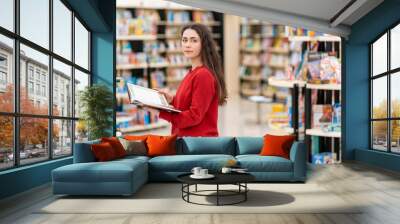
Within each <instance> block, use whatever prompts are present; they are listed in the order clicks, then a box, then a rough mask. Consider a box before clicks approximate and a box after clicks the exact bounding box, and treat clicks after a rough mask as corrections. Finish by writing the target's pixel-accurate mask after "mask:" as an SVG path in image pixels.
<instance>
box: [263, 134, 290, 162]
mask: <svg viewBox="0 0 400 224" xmlns="http://www.w3.org/2000/svg"><path fill="white" fill-rule="evenodd" d="M294 140H295V136H294V135H270V134H266V135H265V136H264V146H263V148H262V149H261V153H260V155H262V156H280V157H284V158H286V159H289V154H290V148H291V147H292V144H293V142H294Z"/></svg>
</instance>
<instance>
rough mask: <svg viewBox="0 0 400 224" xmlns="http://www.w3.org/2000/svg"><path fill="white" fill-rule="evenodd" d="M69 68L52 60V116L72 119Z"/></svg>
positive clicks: (70, 71)
mask: <svg viewBox="0 0 400 224" xmlns="http://www.w3.org/2000/svg"><path fill="white" fill-rule="evenodd" d="M71 73H72V70H71V66H69V65H66V64H64V63H62V62H60V61H58V60H55V59H54V60H53V115H56V116H62V117H72V75H71Z"/></svg>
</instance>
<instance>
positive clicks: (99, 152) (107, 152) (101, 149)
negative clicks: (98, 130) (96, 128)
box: [91, 142, 117, 162]
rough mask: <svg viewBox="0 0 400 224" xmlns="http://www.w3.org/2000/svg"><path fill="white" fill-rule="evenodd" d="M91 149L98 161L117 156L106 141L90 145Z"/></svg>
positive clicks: (108, 159)
mask: <svg viewBox="0 0 400 224" xmlns="http://www.w3.org/2000/svg"><path fill="white" fill-rule="evenodd" d="M91 149H92V152H93V154H94V157H95V158H96V160H97V161H99V162H104V161H110V160H113V159H116V158H117V156H116V155H115V151H114V149H113V148H112V146H111V144H110V143H108V142H102V143H99V144H93V145H91Z"/></svg>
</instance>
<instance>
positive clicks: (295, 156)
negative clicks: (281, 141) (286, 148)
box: [290, 142, 307, 181]
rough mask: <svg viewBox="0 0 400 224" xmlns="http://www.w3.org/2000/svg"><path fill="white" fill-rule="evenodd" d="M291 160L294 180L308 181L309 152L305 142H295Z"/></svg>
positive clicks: (291, 151)
mask: <svg viewBox="0 0 400 224" xmlns="http://www.w3.org/2000/svg"><path fill="white" fill-rule="evenodd" d="M290 160H291V161H292V162H293V179H294V181H306V176H307V152H306V146H305V144H304V142H294V143H293V145H292V148H291V149H290Z"/></svg>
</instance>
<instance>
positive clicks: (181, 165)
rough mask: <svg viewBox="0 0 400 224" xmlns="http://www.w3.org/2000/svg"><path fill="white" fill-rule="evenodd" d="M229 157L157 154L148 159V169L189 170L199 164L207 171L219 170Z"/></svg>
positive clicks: (230, 157)
mask: <svg viewBox="0 0 400 224" xmlns="http://www.w3.org/2000/svg"><path fill="white" fill-rule="evenodd" d="M230 159H235V158H234V157H233V156H231V155H215V154H213V155H174V156H158V157H154V158H151V159H150V160H149V170H150V171H152V172H154V171H163V172H170V171H174V172H190V171H191V170H192V168H193V167H196V166H200V167H203V168H205V169H209V171H212V172H216V171H219V170H220V169H221V168H222V167H223V166H224V165H225V164H226V163H227V161H228V160H230Z"/></svg>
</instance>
